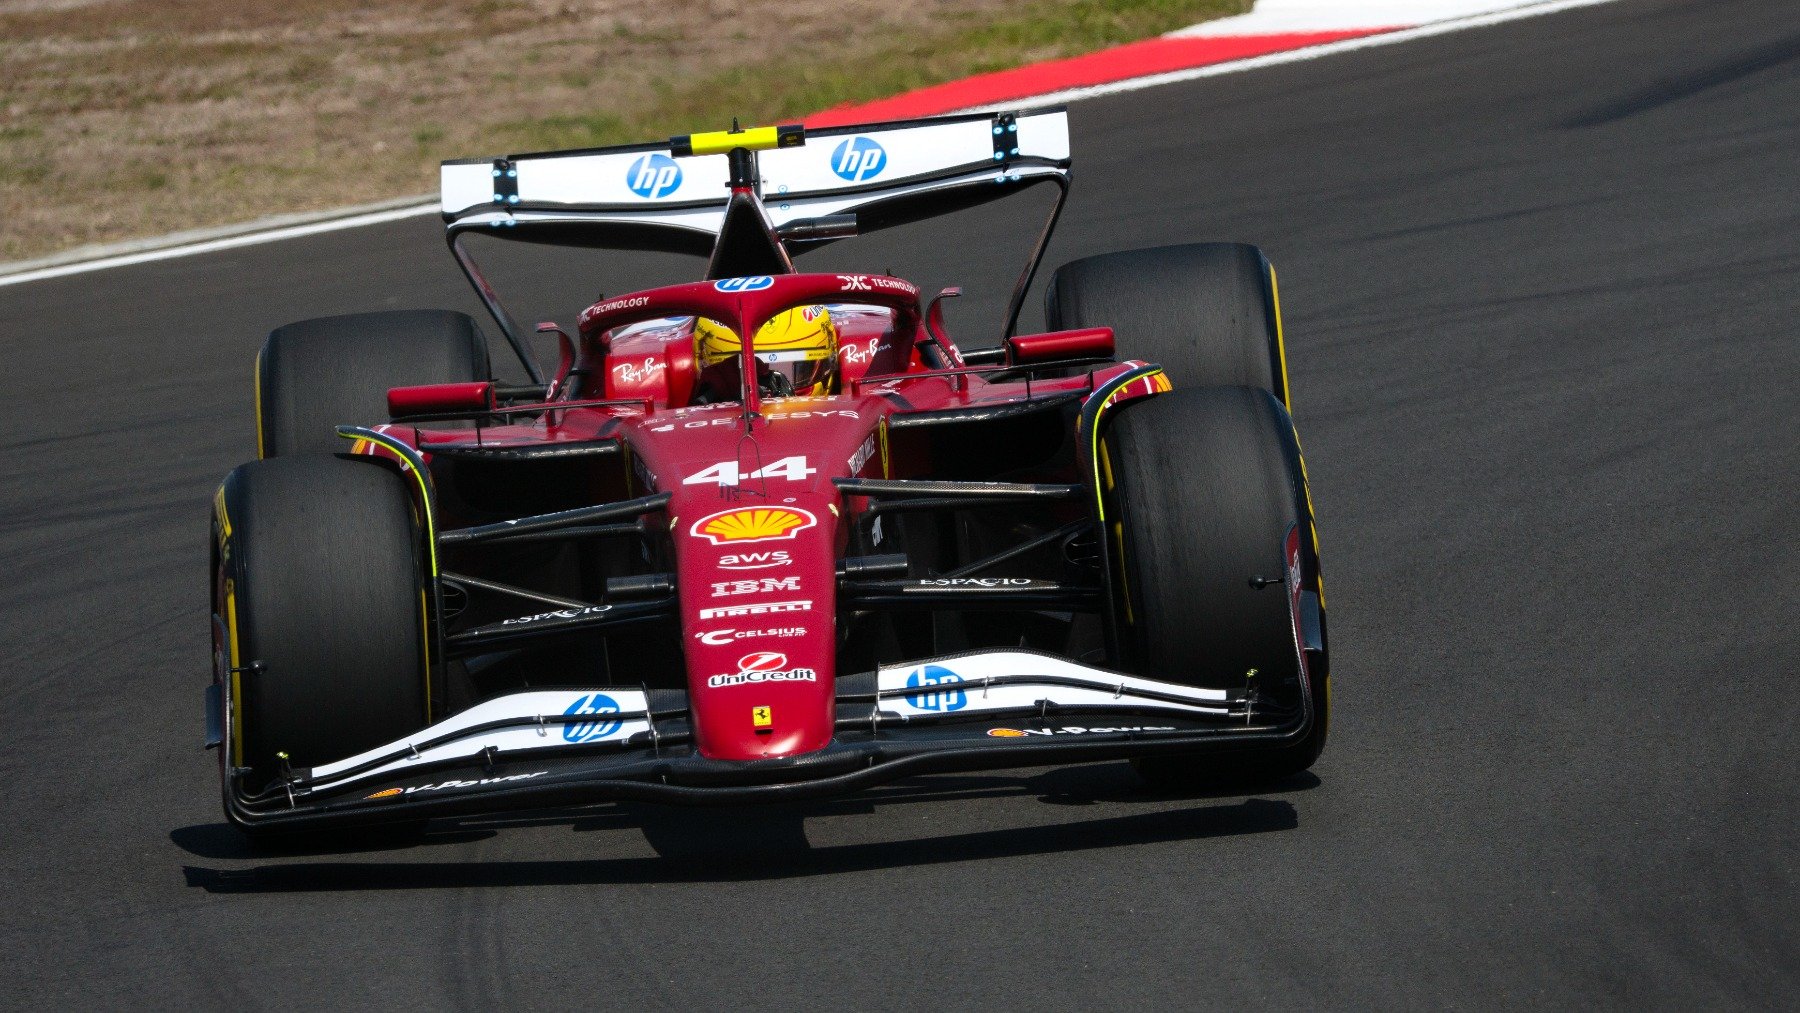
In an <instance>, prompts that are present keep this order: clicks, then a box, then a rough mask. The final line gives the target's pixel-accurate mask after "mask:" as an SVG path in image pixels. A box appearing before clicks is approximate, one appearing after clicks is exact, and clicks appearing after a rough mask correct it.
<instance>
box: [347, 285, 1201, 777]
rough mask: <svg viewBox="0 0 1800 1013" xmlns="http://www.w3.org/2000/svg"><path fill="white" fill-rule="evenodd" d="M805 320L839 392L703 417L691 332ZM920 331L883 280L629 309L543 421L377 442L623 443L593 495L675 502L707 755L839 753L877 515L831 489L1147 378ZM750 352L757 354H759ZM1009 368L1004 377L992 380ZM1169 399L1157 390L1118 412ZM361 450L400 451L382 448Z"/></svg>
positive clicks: (677, 289) (579, 361)
mask: <svg viewBox="0 0 1800 1013" xmlns="http://www.w3.org/2000/svg"><path fill="white" fill-rule="evenodd" d="M745 288H749V290H748V291H745V290H744V289H745ZM801 305H826V306H829V307H831V309H830V312H832V313H833V316H834V319H835V320H836V322H837V324H838V329H839V333H840V349H839V366H840V377H841V390H840V391H839V392H838V393H836V394H832V395H829V396H822V397H788V398H779V399H774V398H767V397H759V396H758V395H757V393H756V391H755V389H754V385H749V386H750V389H748V390H746V391H744V392H743V397H742V399H741V400H728V401H722V402H720V403H713V404H705V405H692V404H690V403H689V401H690V399H691V397H692V396H693V393H694V390H695V384H696V376H697V364H696V362H695V356H694V346H693V340H692V337H691V318H693V317H696V316H703V317H707V318H710V319H712V320H716V321H719V322H721V323H723V324H725V325H726V326H729V327H731V328H732V329H733V330H735V331H736V332H737V333H738V334H740V335H752V334H754V333H755V331H756V328H757V327H758V326H759V325H760V324H761V323H762V322H763V321H765V320H767V319H769V318H770V317H772V316H774V315H775V314H777V313H779V312H781V311H783V310H785V309H788V308H790V307H794V306H801ZM934 316H935V315H934ZM926 317H927V314H925V313H924V312H922V309H921V306H920V304H919V293H918V289H917V288H916V287H915V286H914V285H912V284H911V283H910V282H906V281H902V280H900V279H898V278H890V277H885V276H879V275H840V274H792V275H779V276H773V277H767V278H764V277H759V278H753V279H726V280H724V281H719V282H697V283H693V284H687V285H676V286H670V287H667V288H659V289H654V290H650V291H645V292H640V293H635V294H632V295H628V296H621V297H615V298H611V299H607V300H604V301H602V302H599V303H596V304H594V305H593V306H590V307H588V308H587V309H586V310H584V311H583V312H582V313H581V315H580V321H579V336H578V338H577V339H576V340H575V342H574V345H575V348H574V355H573V357H572V361H567V362H565V363H564V368H563V370H562V373H561V375H559V376H557V377H556V378H555V381H554V382H553V384H552V385H551V389H552V390H553V391H554V392H555V393H554V394H553V396H552V400H551V401H549V402H546V403H545V404H544V406H543V410H542V412H541V414H537V415H536V417H535V418H533V419H532V420H531V421H525V422H516V423H510V424H503V425H487V426H484V427H482V428H479V429H476V430H468V429H440V430H435V431H434V430H432V429H423V428H417V427H415V426H412V425H402V424H396V425H389V426H384V427H381V429H382V430H383V431H384V432H386V433H387V434H388V435H390V436H392V437H395V438H397V439H400V440H402V441H404V442H406V443H408V444H411V445H412V446H413V447H415V448H416V449H417V450H418V451H419V452H420V454H421V456H422V457H424V458H425V459H426V460H429V459H430V457H431V455H432V454H433V453H434V452H441V451H443V450H444V449H445V448H447V447H452V446H468V445H471V444H476V443H479V444H480V445H481V446H482V447H485V448H490V449H492V448H504V447H513V446H531V445H540V444H551V445H554V444H568V445H592V444H594V443H595V442H596V441H605V440H616V441H620V442H621V443H622V444H623V446H624V448H625V452H626V454H627V455H628V460H629V461H630V465H629V466H628V467H625V468H623V469H622V470H621V472H620V474H621V475H622V477H623V481H624V483H625V486H626V487H625V488H623V489H616V490H597V492H598V493H599V495H596V496H595V497H594V499H593V502H605V501H606V499H607V498H619V497H623V496H642V495H648V494H651V493H655V492H667V493H669V494H671V497H672V498H671V499H670V501H669V503H668V506H667V510H666V515H665V516H664V517H663V518H662V519H661V522H662V523H666V524H667V525H668V528H669V538H670V542H671V543H672V547H673V558H674V572H675V575H676V592H677V595H678V606H677V609H678V615H679V620H680V629H681V645H682V651H683V654H684V661H685V670H686V673H687V690H688V697H689V701H690V706H691V712H692V717H693V733H694V740H695V744H696V746H697V748H698V750H699V752H700V753H701V755H703V756H705V757H708V758H712V759H719V760H760V759H768V758H773V757H788V756H794V755H797V754H803V753H807V752H811V751H814V750H818V749H821V748H823V747H824V746H826V745H827V744H828V743H829V742H830V741H831V738H832V734H833V729H834V719H835V709H834V693H835V687H834V681H835V678H836V676H837V675H838V672H837V654H838V645H839V640H838V630H839V622H838V616H837V615H836V587H837V579H838V576H837V571H836V568H837V562H838V560H839V559H840V558H841V557H843V556H844V555H845V547H846V540H847V529H848V521H849V520H850V519H852V518H854V517H855V516H856V515H857V514H858V513H860V512H861V511H862V510H863V509H864V508H865V506H866V504H865V502H864V501H863V500H861V499H860V498H859V497H855V496H842V495H840V492H839V490H838V489H837V487H836V486H835V485H834V484H833V479H838V478H848V477H868V478H907V477H913V476H916V475H919V474H923V473H926V472H927V471H928V470H929V468H930V465H931V462H930V461H927V460H920V459H917V453H916V450H909V449H908V448H907V447H901V446H896V445H895V443H896V441H892V440H890V438H889V432H888V426H889V423H890V421H891V420H892V419H894V418H896V417H899V416H903V415H907V414H912V413H918V412H942V411H946V410H953V409H958V408H969V407H973V406H989V405H996V404H1005V403H1008V402H1023V401H1026V400H1030V399H1042V398H1045V397H1047V396H1062V397H1068V396H1070V395H1076V396H1079V395H1080V394H1081V392H1084V391H1092V390H1094V389H1095V388H1096V387H1098V386H1099V385H1101V384H1103V383H1104V382H1105V381H1106V380H1107V379H1109V378H1111V377H1113V376H1115V375H1117V374H1118V373H1120V372H1122V371H1124V370H1127V369H1131V368H1133V367H1134V366H1137V365H1141V364H1136V363H1121V364H1112V363H1102V364H1099V365H1095V366H1083V367H1081V368H1080V369H1078V370H1072V371H1069V372H1071V373H1072V374H1073V375H1065V376H1060V377H1055V378H1043V377H1042V376H1039V377H1036V378H1032V379H1029V380H1027V379H1026V378H1025V377H1023V376H1021V375H1019V374H1016V373H1015V374H1012V375H1010V376H1008V375H1004V373H1003V370H1004V368H1005V367H1004V366H1003V365H1002V366H988V367H964V366H957V365H952V364H955V363H960V362H961V361H962V359H961V356H960V353H958V351H957V350H956V348H955V347H954V345H953V344H952V343H951V342H950V339H949V338H948V336H946V335H943V334H941V333H940V329H939V328H937V327H935V326H927V324H926V322H925V321H926ZM1106 337H1107V343H1108V344H1110V335H1107V336H1106ZM1095 339H1096V336H1095V335H1093V334H1086V333H1083V334H1081V335H1080V336H1079V337H1077V338H1075V339H1073V340H1072V342H1071V347H1080V348H1091V347H1094V341H1095ZM1049 343H1050V344H1054V343H1055V342H1054V340H1052V341H1051V342H1049ZM745 344H746V346H747V347H746V348H745V350H744V353H743V354H744V356H746V357H748V356H750V355H752V354H753V352H754V350H753V349H752V348H750V347H748V346H749V344H750V343H749V342H745ZM996 371H1002V372H1001V373H1000V374H999V375H996V376H994V378H993V379H991V380H990V379H989V378H988V376H987V375H985V374H989V373H995V372H996ZM1165 388H1166V384H1161V383H1160V376H1159V375H1158V376H1153V377H1151V378H1148V379H1146V381H1145V382H1143V383H1137V382H1134V383H1132V384H1130V385H1128V386H1127V387H1126V388H1121V389H1120V390H1119V391H1117V392H1115V393H1114V394H1113V395H1112V399H1113V400H1122V399H1125V398H1129V397H1135V396H1140V395H1142V394H1147V393H1151V392H1153V391H1155V390H1160V389H1165ZM397 391H398V389H397ZM400 398H401V402H402V403H413V402H415V401H419V400H422V399H423V396H422V395H405V394H401V395H400ZM995 449H996V451H997V452H999V453H1004V450H1003V448H995ZM359 450H360V452H363V453H369V454H391V451H388V450H386V449H384V448H382V447H380V446H379V445H377V444H374V443H364V444H362V445H360V446H359ZM456 522H457V518H454V517H451V518H440V519H439V522H438V523H439V525H440V527H441V526H444V525H445V524H446V523H450V524H454V523H456Z"/></svg>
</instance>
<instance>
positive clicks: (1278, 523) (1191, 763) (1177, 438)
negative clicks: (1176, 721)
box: [1104, 387, 1328, 790]
mask: <svg viewBox="0 0 1800 1013" xmlns="http://www.w3.org/2000/svg"><path fill="white" fill-rule="evenodd" d="M1104 451H1105V453H1106V454H1107V461H1106V464H1107V467H1106V469H1105V472H1104V473H1105V474H1109V475H1111V476H1112V480H1113V482H1114V484H1113V486H1112V488H1111V490H1110V492H1109V493H1108V494H1107V495H1108V505H1109V510H1108V512H1109V517H1110V518H1111V519H1114V520H1116V521H1117V523H1118V527H1117V528H1116V529H1115V531H1116V533H1117V541H1116V542H1115V543H1114V545H1115V547H1116V550H1117V552H1118V555H1119V557H1120V558H1119V559H1118V560H1117V561H1116V562H1115V567H1116V570H1115V579H1116V580H1117V583H1116V584H1115V586H1116V587H1118V588H1119V589H1120V594H1119V600H1120V601H1121V612H1122V613H1123V615H1122V621H1121V622H1120V630H1121V632H1122V643H1121V645H1120V646H1121V649H1122V651H1123V652H1124V654H1125V661H1126V664H1127V666H1128V667H1129V668H1131V669H1132V670H1134V671H1137V672H1139V673H1141V674H1143V675H1144V676H1146V677H1149V678H1157V679H1167V680H1170V681H1174V682H1180V683H1184V684H1187V685H1193V686H1205V687H1209V688H1214V689H1240V688H1242V687H1243V686H1244V685H1245V680H1246V673H1247V672H1248V671H1249V670H1250V669H1256V671H1257V674H1256V685H1257V686H1258V687H1259V688H1260V690H1261V691H1262V692H1273V693H1275V694H1277V695H1279V696H1280V698H1281V699H1283V700H1296V701H1297V700H1298V690H1299V681H1298V680H1299V678H1300V676H1301V667H1300V663H1299V659H1298V658H1297V656H1296V653H1295V645H1294V631H1293V625H1292V618H1291V615H1290V612H1289V603H1288V598H1287V595H1286V594H1285V593H1284V592H1283V586H1282V585H1281V584H1279V583H1275V584H1269V585H1268V586H1265V587H1262V588H1260V589H1258V588H1256V587H1254V586H1252V582H1251V578H1252V577H1274V578H1278V577H1280V576H1281V575H1282V573H1283V571H1284V565H1285V564H1284V560H1283V548H1282V546H1283V545H1284V543H1285V540H1286V538H1287V536H1288V532H1289V531H1290V530H1292V529H1293V528H1294V527H1295V526H1296V525H1297V526H1298V528H1299V539H1300V545H1301V550H1300V562H1301V573H1302V587H1303V588H1310V589H1312V590H1314V591H1316V590H1317V588H1318V573H1319V568H1318V558H1317V555H1316V553H1315V551H1314V549H1313V540H1312V536H1313V532H1312V515H1311V510H1310V509H1309V507H1308V502H1307V494H1306V479H1305V473H1304V471H1303V470H1302V468H1301V464H1300V452H1299V446H1298V444H1297V442H1296V441H1295V438H1294V430H1293V423H1292V421H1291V420H1290V419H1289V417H1288V414H1287V411H1286V409H1284V408H1282V406H1281V405H1280V403H1279V402H1277V401H1276V400H1275V398H1274V397H1273V395H1271V394H1270V393H1269V392H1267V391H1262V390H1254V389H1250V388H1247V387H1204V388H1198V389H1194V388H1186V389H1178V390H1174V391H1170V392H1168V393H1164V394H1159V395H1156V396H1154V397H1150V398H1147V399H1144V400H1142V401H1136V402H1131V403H1129V404H1127V405H1125V406H1124V407H1122V408H1121V409H1120V410H1119V415H1118V417H1117V418H1116V419H1115V420H1114V422H1113V423H1112V426H1111V428H1110V429H1109V430H1108V431H1107V434H1106V436H1105V439H1104ZM1313 661H1314V663H1313V665H1312V666H1311V671H1312V675H1311V678H1312V685H1311V689H1312V692H1313V699H1314V707H1315V709H1314V714H1315V721H1314V724H1313V726H1312V728H1311V729H1310V730H1309V731H1308V733H1307V735H1306V737H1305V738H1304V739H1302V740H1301V741H1300V742H1298V743H1295V744H1293V745H1290V746H1285V747H1280V748H1277V749H1268V748H1262V749H1245V750H1242V751H1237V752H1230V753H1209V754H1201V755H1195V756H1174V757H1153V758H1143V759H1140V760H1138V761H1135V765H1136V766H1137V768H1138V770H1139V772H1140V773H1141V774H1143V775H1144V777H1145V778H1146V779H1147V780H1149V781H1151V782H1152V783H1154V784H1157V785H1159V786H1162V787H1170V788H1180V789H1185V790H1191V789H1195V788H1207V787H1218V786H1222V785H1227V784H1237V783H1253V782H1258V781H1266V780H1272V779H1278V778H1281V777H1286V776H1288V775H1291V774H1296V773H1299V772H1300V771H1302V770H1305V769H1306V768H1308V767H1310V766H1311V765H1312V763H1313V761H1314V760H1315V759H1316V758H1317V757H1318V755H1319V751H1320V750H1321V749H1322V748H1324V745H1325V734H1326V728H1327V724H1328V716H1327V713H1326V708H1327V700H1326V696H1325V684H1326V669H1325V665H1324V658H1323V652H1320V655H1319V656H1318V657H1316V658H1315V659H1313Z"/></svg>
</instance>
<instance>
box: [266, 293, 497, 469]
mask: <svg viewBox="0 0 1800 1013" xmlns="http://www.w3.org/2000/svg"><path fill="white" fill-rule="evenodd" d="M491 375H492V372H491V370H490V369H489V364H488V349H487V339H486V338H484V337H483V336H482V334H481V329H480V328H478V327H476V326H475V321H474V320H471V319H470V318H469V316H468V314H466V313H456V312H452V311H450V310H393V311H388V312H383V313H353V314H349V315H347V316H338V317H320V318H317V319H314V320H301V321H299V322H297V323H292V324H288V325H286V326H284V327H277V328H276V329H275V330H273V331H271V332H270V333H269V340H268V341H267V342H265V343H264V344H263V347H262V352H261V353H260V354H259V355H257V357H256V452H257V456H258V457H286V456H288V455H290V454H332V453H337V452H338V451H340V450H342V449H343V448H344V446H345V444H344V441H343V440H342V439H339V438H338V436H337V433H336V427H338V426H341V425H371V424H374V423H379V422H386V421H387V418H388V413H387V392H388V388H390V387H404V386H410V385H413V384H426V383H462V382H467V381H471V380H486V379H488V378H489V377H490V376H491Z"/></svg>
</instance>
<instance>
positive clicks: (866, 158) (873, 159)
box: [831, 137, 887, 183]
mask: <svg viewBox="0 0 1800 1013" xmlns="http://www.w3.org/2000/svg"><path fill="white" fill-rule="evenodd" d="M885 168H887V152H886V151H884V150H882V147H881V145H879V144H877V143H875V142H874V141H871V140H870V139H868V138H867V137H852V138H850V139H849V140H847V141H845V142H844V143H842V144H840V145H838V146H837V150H836V151H834V152H832V153H831V171H832V172H835V173H837V174H838V178H840V179H847V180H849V181H850V182H852V183H860V182H862V181H863V180H865V179H873V178H875V177H876V176H879V175H881V170H883V169H885Z"/></svg>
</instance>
